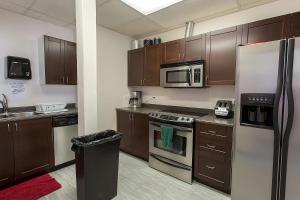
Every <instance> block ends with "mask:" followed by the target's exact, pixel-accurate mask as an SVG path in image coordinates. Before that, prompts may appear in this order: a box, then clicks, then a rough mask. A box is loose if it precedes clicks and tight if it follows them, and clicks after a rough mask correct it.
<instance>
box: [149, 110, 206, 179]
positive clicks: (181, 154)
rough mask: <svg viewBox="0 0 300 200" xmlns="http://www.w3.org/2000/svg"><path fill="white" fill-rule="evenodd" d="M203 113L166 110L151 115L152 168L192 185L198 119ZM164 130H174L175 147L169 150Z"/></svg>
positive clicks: (150, 163)
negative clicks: (196, 122)
mask: <svg viewBox="0 0 300 200" xmlns="http://www.w3.org/2000/svg"><path fill="white" fill-rule="evenodd" d="M203 115H205V114H203V113H191V112H180V111H173V110H165V111H162V112H156V113H150V114H149V166H150V167H152V168H154V169H157V170H159V171H162V172H164V173H166V174H169V175H171V176H174V177H176V178H178V179H180V180H183V181H185V182H187V183H190V184H191V183H192V171H193V170H192V166H193V143H194V142H193V141H194V121H195V118H194V117H195V116H203ZM162 126H164V127H169V128H171V129H172V130H173V134H172V145H171V146H168V147H166V146H165V145H164V141H163V133H162Z"/></svg>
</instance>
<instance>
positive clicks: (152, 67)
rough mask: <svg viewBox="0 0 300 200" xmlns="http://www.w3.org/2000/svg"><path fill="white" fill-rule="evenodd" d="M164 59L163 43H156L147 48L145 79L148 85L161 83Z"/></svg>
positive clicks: (144, 83)
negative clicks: (161, 67)
mask: <svg viewBox="0 0 300 200" xmlns="http://www.w3.org/2000/svg"><path fill="white" fill-rule="evenodd" d="M162 61H163V45H161V44H159V45H154V46H150V47H146V48H145V59H144V62H145V63H144V71H143V75H144V81H143V85H146V86H159V85H160V65H161V64H162Z"/></svg>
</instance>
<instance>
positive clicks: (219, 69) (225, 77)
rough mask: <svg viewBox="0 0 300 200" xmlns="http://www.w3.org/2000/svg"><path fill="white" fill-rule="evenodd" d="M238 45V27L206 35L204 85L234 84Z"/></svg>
mask: <svg viewBox="0 0 300 200" xmlns="http://www.w3.org/2000/svg"><path fill="white" fill-rule="evenodd" d="M240 43H241V28H240V27H232V28H227V29H223V30H220V31H215V32H211V33H209V34H207V43H206V45H207V48H206V50H207V51H206V53H207V55H206V57H207V60H206V71H205V72H206V80H205V81H206V84H208V85H234V84H235V69H236V48H237V46H238V45H239V44H240Z"/></svg>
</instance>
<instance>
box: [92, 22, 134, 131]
mask: <svg viewBox="0 0 300 200" xmlns="http://www.w3.org/2000/svg"><path fill="white" fill-rule="evenodd" d="M130 42H131V38H129V37H127V36H124V35H121V34H119V33H116V32H113V31H111V30H108V29H106V28H103V27H101V26H98V27H97V43H98V121H99V124H98V127H99V129H100V130H105V129H116V111H115V109H116V108H117V107H122V106H124V105H123V103H122V102H123V98H124V96H127V95H128V88H127V51H128V50H129V48H130Z"/></svg>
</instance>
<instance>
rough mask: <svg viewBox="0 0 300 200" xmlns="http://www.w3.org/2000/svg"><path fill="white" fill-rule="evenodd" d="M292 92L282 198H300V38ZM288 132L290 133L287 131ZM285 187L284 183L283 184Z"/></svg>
mask: <svg viewBox="0 0 300 200" xmlns="http://www.w3.org/2000/svg"><path fill="white" fill-rule="evenodd" d="M293 61H294V63H293V73H292V74H290V75H291V76H292V92H293V102H290V105H289V107H290V108H291V107H292V106H293V105H291V103H293V104H294V112H293V124H292V127H291V132H290V137H289V138H287V136H286V139H288V141H287V145H288V156H287V171H286V173H287V175H286V189H285V188H283V189H285V198H284V196H283V195H282V198H281V199H280V200H299V198H300V189H299V186H300V38H296V39H295V48H294V59H293ZM285 134H288V133H285ZM283 187H284V185H283Z"/></svg>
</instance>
